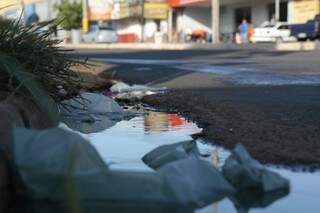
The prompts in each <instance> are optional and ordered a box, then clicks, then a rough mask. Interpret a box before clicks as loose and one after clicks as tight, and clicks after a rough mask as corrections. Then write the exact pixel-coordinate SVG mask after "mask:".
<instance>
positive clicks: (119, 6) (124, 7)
mask: <svg viewBox="0 0 320 213" xmlns="http://www.w3.org/2000/svg"><path fill="white" fill-rule="evenodd" d="M141 14H142V6H141V4H140V1H138V0H136V1H134V0H132V1H121V2H115V3H114V5H113V10H112V19H114V20H118V19H124V18H128V17H137V16H141Z"/></svg>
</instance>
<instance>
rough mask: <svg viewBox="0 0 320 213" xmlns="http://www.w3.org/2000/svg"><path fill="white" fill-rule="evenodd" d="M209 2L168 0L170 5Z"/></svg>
mask: <svg viewBox="0 0 320 213" xmlns="http://www.w3.org/2000/svg"><path fill="white" fill-rule="evenodd" d="M203 2H209V0H168V3H169V5H170V6H171V7H181V6H185V5H188V4H195V3H203Z"/></svg>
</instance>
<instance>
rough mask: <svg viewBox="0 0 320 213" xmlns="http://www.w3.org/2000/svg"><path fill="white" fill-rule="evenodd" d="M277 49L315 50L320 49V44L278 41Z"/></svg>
mask: <svg viewBox="0 0 320 213" xmlns="http://www.w3.org/2000/svg"><path fill="white" fill-rule="evenodd" d="M276 50H278V51H314V50H320V44H319V42H290V43H277V44H276Z"/></svg>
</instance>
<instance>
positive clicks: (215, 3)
mask: <svg viewBox="0 0 320 213" xmlns="http://www.w3.org/2000/svg"><path fill="white" fill-rule="evenodd" d="M211 22H212V43H213V44H217V43H219V42H220V0H211Z"/></svg>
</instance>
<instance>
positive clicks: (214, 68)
mask: <svg viewBox="0 0 320 213" xmlns="http://www.w3.org/2000/svg"><path fill="white" fill-rule="evenodd" d="M77 56H80V57H88V58H89V59H90V60H95V61H99V62H104V63H113V64H115V65H116V66H115V67H114V68H113V70H110V71H108V72H113V73H114V76H115V78H117V79H120V80H123V81H125V82H128V83H132V84H134V83H135V84H150V85H161V86H167V87H168V88H170V89H171V92H169V93H168V94H166V95H158V96H151V97H148V98H147V99H145V102H147V103H149V104H151V105H154V106H156V107H161V108H163V109H166V110H175V111H179V112H181V113H183V114H185V115H186V116H188V117H189V118H191V119H193V120H194V121H196V122H197V123H198V124H199V125H200V126H201V127H203V128H204V132H203V134H202V137H204V138H205V139H206V140H208V141H209V142H212V143H215V144H219V145H222V146H224V147H226V148H232V147H234V145H235V144H237V143H242V144H244V145H245V146H246V147H247V149H248V150H249V151H250V152H251V154H252V155H253V156H254V157H256V158H257V159H259V160H260V161H262V162H265V163H280V164H290V165H292V164H307V165H315V166H319V165H320V51H313V52H275V51H270V50H268V49H266V50H263V49H259V50H258V49H257V50H254V49H250V50H246V49H229V50H203V51H200V50H189V51H141V50H137V51H134V50H130V51H126V50H113V51H110V50H107V51H103V50H90V51H88V50H87V51H85V50H78V51H77Z"/></svg>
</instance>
